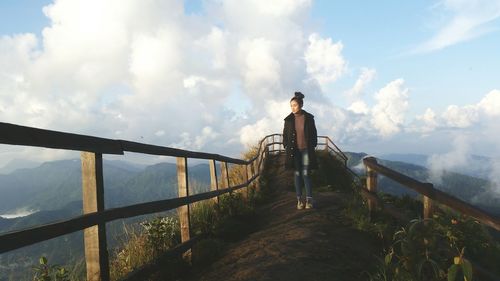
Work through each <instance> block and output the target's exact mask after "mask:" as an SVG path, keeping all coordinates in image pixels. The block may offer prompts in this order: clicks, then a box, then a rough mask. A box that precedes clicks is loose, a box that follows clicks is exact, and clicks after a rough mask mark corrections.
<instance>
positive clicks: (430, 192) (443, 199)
mask: <svg viewBox="0 0 500 281" xmlns="http://www.w3.org/2000/svg"><path fill="white" fill-rule="evenodd" d="M363 163H364V165H365V166H366V167H368V168H369V169H371V170H373V171H376V172H377V173H380V174H383V175H384V176H386V177H388V178H391V179H392V180H394V181H396V182H399V183H401V184H402V185H403V186H406V187H409V188H411V189H413V190H415V191H417V192H418V193H420V194H422V195H424V196H427V197H428V198H430V199H432V200H434V201H437V202H439V203H441V204H443V205H446V206H448V207H450V208H452V209H454V210H457V211H459V212H461V213H463V214H465V215H468V216H471V217H473V218H475V219H477V220H478V221H480V222H482V223H484V224H485V225H488V226H490V227H492V228H494V229H496V230H498V231H500V218H498V217H495V216H493V215H491V214H488V213H487V212H485V211H483V210H481V209H479V208H477V207H475V206H473V205H471V204H469V203H467V202H464V201H462V200H460V199H458V198H455V197H454V196H452V195H449V194H447V193H445V192H443V191H441V190H438V189H436V188H434V186H433V185H432V184H431V183H423V182H420V181H417V180H415V179H413V178H410V177H408V176H406V175H403V174H401V173H399V172H396V171H394V170H392V169H389V168H387V167H385V166H382V165H380V164H378V163H377V162H376V159H375V158H373V157H366V158H364V159H363ZM368 177H370V175H369V176H368Z"/></svg>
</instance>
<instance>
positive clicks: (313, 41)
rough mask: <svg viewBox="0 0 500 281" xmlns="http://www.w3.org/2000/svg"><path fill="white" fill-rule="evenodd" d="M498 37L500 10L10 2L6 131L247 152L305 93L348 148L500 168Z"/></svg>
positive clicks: (2, 23)
mask: <svg viewBox="0 0 500 281" xmlns="http://www.w3.org/2000/svg"><path fill="white" fill-rule="evenodd" d="M52 4H53V5H52ZM48 5H51V6H50V7H48V8H46V9H45V11H46V13H47V14H45V13H44V12H43V11H42V9H43V7H46V6H48ZM44 29H45V32H44V33H42V30H44ZM499 30H500V3H499V1H497V0H478V1H464V0H435V1H409V2H408V1H406V2H402V1H359V0H357V1H326V0H318V1H309V0H280V1H258V0H255V1H254V0H242V1H238V2H235V1H230V0H217V1H216V0H203V1H202V0H186V1H184V2H181V1H149V2H143V3H141V1H130V2H126V4H123V2H120V1H115V0H108V1H68V0H60V1H56V2H55V3H53V1H48V0H30V1H28V0H4V1H1V2H0V38H1V39H0V50H2V53H3V55H0V63H1V64H3V65H2V69H4V70H3V72H0V119H1V120H3V121H4V122H10V123H16V124H21V125H28V126H35V127H43V128H48V129H53V130H61V131H71V132H75V133H85V134H92V135H98V136H102V137H109V138H124V139H131V140H140V141H144V142H149V143H155V144H160V145H167V146H174V147H180V148H188V147H189V148H190V149H193V150H204V151H210V152H217V153H225V154H230V155H238V154H239V153H240V152H241V151H242V150H243V149H244V148H245V145H248V144H249V143H252V142H255V141H256V139H258V138H260V137H261V136H263V135H265V134H267V133H273V132H279V131H280V129H281V126H282V124H281V122H282V116H283V115H285V114H287V113H288V112H289V108H288V100H289V98H290V96H291V93H293V91H294V90H297V89H300V90H302V91H303V92H304V93H305V94H306V109H307V110H309V111H311V112H312V113H313V114H315V116H316V120H317V123H318V127H319V131H320V133H321V134H325V135H330V136H332V138H333V139H334V140H335V141H336V142H337V143H338V144H339V145H340V146H341V147H343V148H344V149H345V150H352V151H364V152H368V153H372V154H384V153H393V152H396V153H397V152H408V153H424V154H435V155H449V154H457V155H458V154H460V155H463V154H467V153H469V154H470V153H473V152H474V153H477V154H483V155H490V156H494V157H499V156H500V147H499V146H498V144H497V143H499V142H500V138H499V137H496V136H495V134H494V131H495V130H496V129H497V128H498V126H497V125H495V124H496V120H497V118H498V117H499V116H500V110H496V108H497V105H498V107H500V82H499V81H500V80H499V79H498V76H499V75H498V73H499V71H498V66H499V65H500V56H499V55H498V50H499V49H500V31H499ZM61 112H64V114H63V113H61ZM193 113H196V114H193ZM172 115H173V116H175V118H174V117H172ZM173 119H177V120H182V121H175V120H173ZM4 150H5V149H4ZM22 151H24V150H21V149H20V150H17V151H16V152H15V153H17V154H15V153H14V152H13V153H12V154H11V153H10V152H4V155H5V157H4V159H8V158H9V157H10V158H14V157H20V155H23V153H27V152H26V151H24V152H22ZM16 155H17V156H16ZM44 155H52V154H50V153H47V154H44ZM46 157H47V158H50V157H56V156H53V155H52V156H46ZM57 157H62V156H57ZM57 157H56V158H57ZM1 164H2V163H0V166H1Z"/></svg>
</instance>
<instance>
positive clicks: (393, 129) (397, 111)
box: [371, 79, 408, 137]
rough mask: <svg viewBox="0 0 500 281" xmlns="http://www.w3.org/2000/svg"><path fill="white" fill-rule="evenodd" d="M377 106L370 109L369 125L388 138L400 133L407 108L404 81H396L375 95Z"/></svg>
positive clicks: (406, 91)
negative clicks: (370, 118)
mask: <svg viewBox="0 0 500 281" xmlns="http://www.w3.org/2000/svg"><path fill="white" fill-rule="evenodd" d="M375 99H376V101H377V104H375V106H374V107H373V109H372V120H371V123H372V125H373V127H374V128H375V129H377V130H378V132H379V134H380V135H381V136H383V137H389V136H391V135H394V134H396V133H398V132H400V131H401V128H402V125H403V123H404V117H405V112H406V110H407V108H408V89H407V88H405V87H404V80H403V79H397V80H394V81H392V82H390V83H389V84H387V85H386V86H385V87H384V88H382V89H380V90H379V91H378V92H377V93H376V94H375Z"/></svg>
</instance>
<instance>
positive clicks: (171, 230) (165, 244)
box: [140, 217, 180, 257]
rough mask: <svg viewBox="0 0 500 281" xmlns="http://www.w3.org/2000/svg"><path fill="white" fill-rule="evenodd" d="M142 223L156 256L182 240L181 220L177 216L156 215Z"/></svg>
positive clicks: (149, 244)
mask: <svg viewBox="0 0 500 281" xmlns="http://www.w3.org/2000/svg"><path fill="white" fill-rule="evenodd" d="M140 225H141V226H142V227H143V228H144V234H145V236H146V241H147V245H148V246H149V249H150V250H151V251H152V252H153V256H155V257H157V256H158V255H159V254H161V253H162V252H164V251H165V250H167V249H169V248H171V247H172V246H174V245H177V244H179V242H180V229H179V221H178V220H177V219H175V218H172V217H156V218H154V219H152V220H150V221H144V222H141V223H140Z"/></svg>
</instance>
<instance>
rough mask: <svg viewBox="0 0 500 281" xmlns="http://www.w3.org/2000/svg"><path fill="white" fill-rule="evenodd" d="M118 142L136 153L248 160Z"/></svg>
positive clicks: (229, 160)
mask: <svg viewBox="0 0 500 281" xmlns="http://www.w3.org/2000/svg"><path fill="white" fill-rule="evenodd" d="M120 143H121V145H122V147H123V151H127V152H136V153H144V154H151V155H163V156H173V157H186V158H194V159H207V160H217V161H221V162H228V163H231V164H239V165H245V164H249V161H245V160H241V159H236V158H231V157H226V156H221V155H219V154H212V153H205V152H196V151H189V150H183V149H177V148H171V147H164V146H157V145H150V144H143V143H138V142H131V141H123V140H120Z"/></svg>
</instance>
